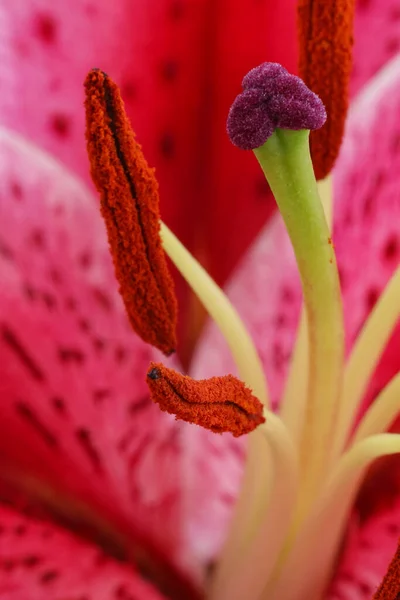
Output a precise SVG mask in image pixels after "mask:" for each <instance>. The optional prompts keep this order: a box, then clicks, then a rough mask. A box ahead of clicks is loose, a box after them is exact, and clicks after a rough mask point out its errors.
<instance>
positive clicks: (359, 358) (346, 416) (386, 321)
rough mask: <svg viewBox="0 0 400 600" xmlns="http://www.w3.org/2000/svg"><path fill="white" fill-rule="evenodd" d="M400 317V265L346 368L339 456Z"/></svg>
mask: <svg viewBox="0 0 400 600" xmlns="http://www.w3.org/2000/svg"><path fill="white" fill-rule="evenodd" d="M399 317H400V268H398V269H397V270H396V271H395V273H394V274H393V275H392V278H391V279H390V281H389V283H388V284H387V285H386V287H385V289H384V291H383V292H382V294H381V296H380V297H379V299H378V301H377V303H376V304H375V306H374V308H373V310H372V312H371V314H370V315H369V317H368V319H367V320H366V322H365V323H364V325H363V327H362V329H361V332H360V333H359V335H358V337H357V340H356V342H355V344H354V347H353V350H352V352H351V354H350V357H349V359H348V361H347V365H346V368H345V372H344V380H343V392H342V394H341V398H340V407H339V417H338V424H337V431H336V436H335V440H334V446H333V453H334V456H338V455H339V453H340V452H341V451H342V449H343V447H344V446H345V444H346V441H347V439H348V436H349V433H350V430H351V427H352V424H353V422H354V418H355V416H356V412H357V409H358V406H359V404H360V401H361V399H362V397H363V395H364V393H365V391H366V389H367V385H368V382H369V380H370V378H371V376H372V374H373V372H374V370H375V367H376V365H377V364H378V360H379V358H380V356H381V355H382V352H383V351H384V349H385V346H386V344H387V342H388V340H389V338H390V336H391V334H392V333H393V330H394V328H395V326H396V323H397V322H398V320H399Z"/></svg>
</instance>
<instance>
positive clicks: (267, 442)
mask: <svg viewBox="0 0 400 600" xmlns="http://www.w3.org/2000/svg"><path fill="white" fill-rule="evenodd" d="M299 8H300V11H299V20H300V32H301V39H302V40H303V44H302V53H301V69H302V71H303V74H304V77H305V79H306V80H309V81H310V82H311V87H313V89H315V87H317V89H319V91H320V93H321V97H322V98H323V100H325V101H326V105H327V114H328V120H327V124H326V125H325V126H324V127H322V128H321V129H319V128H320V127H321V125H322V124H323V122H324V120H325V117H326V114H325V111H324V108H323V105H322V103H321V101H320V99H319V98H318V97H317V96H316V95H315V94H314V93H312V92H311V91H310V90H309V89H308V88H307V87H306V86H305V84H304V83H303V82H302V81H301V80H300V79H299V78H297V77H294V76H291V75H289V74H288V73H287V72H286V71H285V70H284V69H283V68H282V67H280V66H279V65H276V64H272V65H271V64H268V63H265V64H264V65H261V66H260V67H258V68H256V69H253V70H252V71H251V72H250V73H249V74H248V75H246V77H245V78H244V80H243V87H244V91H243V93H242V94H241V95H240V96H239V97H238V98H237V99H236V101H235V103H234V104H233V106H232V109H231V112H230V114H229V118H228V132H229V135H230V137H231V139H232V141H233V142H234V143H235V144H237V145H238V146H239V147H241V148H244V149H253V150H254V153H255V155H256V158H257V160H258V162H259V163H260V165H261V167H262V169H263V171H264V173H265V175H266V178H267V180H268V183H269V185H270V187H271V189H272V191H273V193H274V196H275V198H276V201H277V205H278V208H279V210H280V212H281V215H282V218H283V221H284V223H285V226H286V229H287V231H288V234H289V237H290V240H291V243H292V246H293V249H294V253H295V256H296V260H297V265H298V269H299V272H300V276H301V282H302V290H303V299H304V310H303V313H302V316H301V319H300V325H299V332H298V337H297V342H296V345H295V349H294V352H293V358H292V364H291V369H290V372H289V377H288V381H287V385H286V388H285V391H284V394H283V397H282V401H281V404H280V410H279V414H277V415H276V414H274V413H272V412H271V410H270V403H269V394H268V386H267V382H266V376H265V373H264V371H263V368H262V365H261V361H260V359H259V357H258V354H257V351H256V349H255V347H254V344H253V342H252V340H251V338H250V336H249V334H248V332H247V331H246V328H245V327H244V325H243V323H242V321H241V320H240V318H239V316H238V314H237V312H236V311H235V309H234V307H233V306H232V305H231V303H230V302H229V300H228V298H227V297H226V296H225V295H224V293H223V292H222V290H220V289H219V288H218V287H217V286H216V284H215V283H214V282H213V281H212V279H211V278H210V277H209V275H208V274H207V273H206V271H205V270H204V269H203V268H202V267H201V266H200V265H199V264H198V263H197V262H196V260H195V259H194V258H193V257H192V256H191V255H190V254H189V253H188V251H187V250H186V249H185V248H184V247H183V246H182V244H181V243H180V242H179V240H177V239H176V237H175V236H174V235H173V233H172V232H171V231H170V230H169V229H168V228H167V227H166V226H165V225H164V224H163V223H161V226H159V213H158V204H157V195H156V185H155V184H154V181H153V179H154V175H153V174H152V172H151V171H150V170H149V169H148V167H147V164H146V163H145V162H144V159H142V157H141V153H140V149H139V147H138V145H137V144H136V142H135V141H134V136H133V134H132V133H131V132H130V128H129V125H128V122H127V119H126V117H125V115H124V112H123V105H122V103H121V100H120V97H119V94H118V92H117V90H116V87H115V85H114V84H113V83H112V82H111V80H109V78H108V77H107V76H105V75H104V74H102V73H100V72H98V71H96V72H92V73H91V74H89V76H88V79H87V104H86V107H87V116H88V119H87V123H88V128H87V137H88V148H89V154H90V157H91V165H92V173H93V176H94V180H95V183H96V185H97V187H98V189H99V191H100V194H101V197H102V205H103V209H102V210H103V215H104V217H105V220H106V224H107V229H108V235H109V240H110V246H111V250H112V253H113V258H114V263H115V268H116V275H117V278H118V280H119V282H120V285H121V293H122V296H123V298H124V300H125V304H126V306H127V310H128V314H129V316H130V320H131V322H132V325H133V327H134V329H135V330H136V332H137V333H138V334H139V335H141V336H142V337H143V339H144V340H145V341H147V342H150V343H152V344H153V345H155V346H156V347H158V348H159V349H161V350H162V351H164V353H166V354H168V353H170V351H171V350H172V349H173V348H174V347H175V343H174V342H175V340H174V326H175V321H174V319H175V309H174V306H175V304H174V299H173V297H172V296H173V292H172V287H171V282H170V279H169V275H168V273H167V271H166V267H165V262H164V257H163V253H162V249H161V244H160V240H159V235H158V234H160V238H161V242H162V247H163V249H164V251H165V252H166V254H167V255H168V256H169V257H170V259H171V260H172V262H173V263H174V264H175V265H176V267H177V268H178V270H179V271H180V272H181V274H182V275H183V277H184V278H185V279H186V281H187V283H188V284H189V285H190V287H191V288H192V289H193V291H194V292H195V294H196V295H197V296H198V298H199V299H200V301H201V302H202V304H203V305H204V307H205V309H206V310H207V312H208V313H209V315H210V317H211V318H212V319H214V321H215V322H216V324H217V325H218V327H219V329H220V330H221V332H222V333H223V335H224V337H225V339H226V342H227V344H228V346H229V348H230V350H231V352H232V355H233V357H234V360H235V362H236V365H237V368H238V372H239V375H240V378H241V379H242V380H243V382H244V383H242V382H240V381H239V380H237V379H235V378H233V377H232V376H225V377H218V378H212V379H210V380H207V381H201V382H198V381H193V380H192V379H190V378H188V377H185V376H183V375H180V374H178V373H176V372H175V371H173V370H172V369H167V368H166V367H165V366H163V365H161V364H152V365H151V367H150V370H149V372H148V377H147V380H148V384H149V387H150V390H151V393H152V396H153V399H154V400H155V401H156V402H158V404H159V405H160V406H161V408H162V409H163V410H168V411H169V412H173V413H174V414H176V415H177V417H178V418H183V419H185V420H188V421H190V422H194V423H197V424H201V425H203V426H206V427H208V428H209V429H211V430H213V431H216V432H221V431H230V432H232V433H233V434H234V435H240V434H242V433H247V432H249V431H252V433H251V434H250V435H249V444H248V455H247V460H246V465H245V472H244V478H243V483H242V489H241V495H240V498H239V501H238V504H237V507H236V511H235V514H234V517H233V520H232V523H231V527H230V531H229V533H228V536H227V540H226V544H225V548H224V550H223V552H222V555H221V557H220V561H219V564H218V566H217V569H216V572H215V574H214V576H213V580H212V582H211V585H210V589H209V594H208V598H209V599H210V600H225V599H226V600H228V598H229V600H242V599H243V598H248V599H249V600H267V599H268V600H309V599H311V600H314V599H315V600H319V599H320V598H321V597H322V594H323V591H324V588H325V586H326V584H327V582H328V580H329V576H330V574H331V569H332V565H333V563H334V559H335V556H336V553H337V549H338V546H339V544H340V541H341V539H342V536H343V531H344V527H345V523H346V518H347V516H348V513H349V510H350V508H351V505H352V503H353V501H354V498H355V496H356V493H357V490H358V489H359V487H360V484H361V482H362V479H363V476H364V474H365V471H366V469H367V467H368V466H369V464H370V463H371V461H372V460H374V459H375V458H378V457H380V456H384V455H388V454H392V453H395V452H399V451H400V436H398V435H394V434H388V433H384V432H385V430H386V428H387V426H388V425H389V424H390V422H391V421H392V420H393V418H394V416H395V414H396V412H397V403H396V400H397V398H398V395H399V393H400V376H399V375H398V376H397V377H395V378H394V379H393V380H392V382H390V383H389V385H388V386H387V387H386V388H385V389H384V390H383V391H382V392H381V393H380V395H379V397H378V398H377V400H376V402H375V403H374V404H373V405H372V407H371V408H370V409H369V411H368V412H367V413H366V414H365V416H364V417H363V419H362V421H361V422H360V423H359V424H358V425H357V426H356V427H354V424H355V416H356V413H357V408H358V406H359V403H360V400H361V399H362V396H363V394H364V391H365V389H366V387H367V384H368V382H369V380H370V377H371V375H372V373H373V371H374V368H375V366H376V364H377V362H378V360H379V357H380V355H381V354H382V352H383V350H384V348H385V345H386V343H387V341H388V339H389V337H390V334H391V332H392V331H393V329H394V327H395V325H396V322H397V320H398V317H399V306H400V270H398V271H397V272H396V273H395V274H394V276H393V278H392V280H391V281H390V282H389V284H388V286H387V288H386V289H385V291H384V292H383V294H382V296H381V298H380V299H379V300H378V302H377V303H376V305H375V308H374V310H373V312H372V313H371V315H370V317H369V318H368V320H367V321H366V323H365V325H364V327H363V329H362V331H361V332H360V334H359V337H358V339H357V341H356V343H355V346H354V348H353V351H352V353H351V355H350V357H349V359H348V360H347V362H345V361H344V326H343V315H342V301H341V292H340V285H339V277H338V271H337V266H336V258H335V252H334V247H333V243H332V239H331V233H330V222H331V212H332V199H331V196H332V191H331V182H330V179H329V178H326V179H324V180H322V181H320V182H319V184H317V182H316V179H315V175H314V170H315V172H316V174H317V177H318V178H320V177H323V176H325V175H327V174H328V173H329V171H330V169H331V167H332V165H333V162H334V160H335V158H336V155H337V152H338V149H339V145H340V140H341V136H342V133H343V126H344V120H345V116H346V108H347V91H346V88H347V83H348V77H349V70H350V64H351V63H350V44H351V22H352V10H353V3H352V2H350V1H349V0H340V1H339V0H338V2H336V4H335V7H334V10H332V7H331V6H330V5H329V7H328V3H326V1H325V0H320V1H317V0H314V1H313V2H311V1H308V2H307V1H306V0H302V1H301V2H300V3H299ZM338 65H340V67H339V66H338ZM314 84H315V85H314ZM318 86H320V87H319V88H318ZM110 98H111V100H110ZM310 129H318V131H319V132H320V133H319V132H317V133H316V134H315V137H314V141H312V144H311V147H312V158H311V156H310V152H309V133H310V132H309V130H310ZM312 135H313V134H312ZM326 148H328V150H326ZM312 159H313V160H312ZM143 181H144V182H145V184H146V185H145V186H144V187H143V188H140V183H141V182H143ZM321 200H322V201H321ZM137 281H138V283H139V285H136V282H137ZM371 340H373V341H374V343H371ZM260 403H262V404H263V406H264V408H263V414H262V409H261V404H260ZM264 420H265V422H264ZM257 425H258V427H257V429H254V428H255V426H257ZM253 429H254V431H253ZM254 490H257V491H256V493H254ZM321 532H323V534H321Z"/></svg>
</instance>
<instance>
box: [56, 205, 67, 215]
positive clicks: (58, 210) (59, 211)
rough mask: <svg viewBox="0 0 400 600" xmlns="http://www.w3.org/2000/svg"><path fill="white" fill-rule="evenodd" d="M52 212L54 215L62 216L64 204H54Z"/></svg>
mask: <svg viewBox="0 0 400 600" xmlns="http://www.w3.org/2000/svg"><path fill="white" fill-rule="evenodd" d="M54 214H55V216H56V217H62V216H64V214H65V206H64V205H63V204H56V205H55V206H54Z"/></svg>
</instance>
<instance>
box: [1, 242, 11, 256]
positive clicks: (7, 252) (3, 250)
mask: <svg viewBox="0 0 400 600" xmlns="http://www.w3.org/2000/svg"><path fill="white" fill-rule="evenodd" d="M0 254H1V256H2V257H3V258H6V259H7V260H13V258H14V255H13V253H12V251H11V249H10V248H9V247H8V246H6V245H5V244H4V242H2V241H0Z"/></svg>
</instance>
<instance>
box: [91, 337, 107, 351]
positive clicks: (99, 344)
mask: <svg viewBox="0 0 400 600" xmlns="http://www.w3.org/2000/svg"><path fill="white" fill-rule="evenodd" d="M105 345H106V343H105V341H104V340H102V339H101V338H93V346H94V347H95V349H96V350H97V351H98V352H101V351H102V350H104V348H105Z"/></svg>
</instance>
